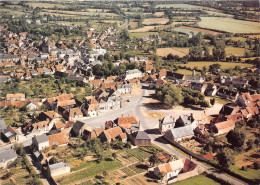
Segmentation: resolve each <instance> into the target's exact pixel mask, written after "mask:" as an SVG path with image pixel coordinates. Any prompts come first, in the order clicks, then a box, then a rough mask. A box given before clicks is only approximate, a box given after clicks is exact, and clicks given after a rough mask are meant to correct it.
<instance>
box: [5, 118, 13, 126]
mask: <svg viewBox="0 0 260 185" xmlns="http://www.w3.org/2000/svg"><path fill="white" fill-rule="evenodd" d="M13 123H14V120H12V119H5V124H6V126H9V125H12V124H13Z"/></svg>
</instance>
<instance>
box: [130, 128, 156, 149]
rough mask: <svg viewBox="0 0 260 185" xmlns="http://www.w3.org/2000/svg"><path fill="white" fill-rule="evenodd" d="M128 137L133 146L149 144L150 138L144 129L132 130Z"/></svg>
mask: <svg viewBox="0 0 260 185" xmlns="http://www.w3.org/2000/svg"><path fill="white" fill-rule="evenodd" d="M129 139H130V140H131V142H132V143H133V144H134V145H135V146H150V145H151V138H150V137H149V136H148V134H147V133H146V132H144V131H138V132H134V133H132V134H129Z"/></svg>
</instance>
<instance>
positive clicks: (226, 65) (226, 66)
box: [180, 62, 253, 69]
mask: <svg viewBox="0 0 260 185" xmlns="http://www.w3.org/2000/svg"><path fill="white" fill-rule="evenodd" d="M212 64H220V65H221V69H229V68H234V67H235V66H237V65H239V66H240V67H252V66H253V65H252V64H246V63H234V62H189V63H188V64H180V66H186V67H190V68H191V69H193V68H194V67H198V69H202V68H203V66H206V67H207V68H209V66H210V65H212Z"/></svg>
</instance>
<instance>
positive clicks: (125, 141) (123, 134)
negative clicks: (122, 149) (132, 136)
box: [118, 133, 127, 143]
mask: <svg viewBox="0 0 260 185" xmlns="http://www.w3.org/2000/svg"><path fill="white" fill-rule="evenodd" d="M118 139H119V140H120V141H122V142H123V143H127V135H126V133H121V134H120V135H119V136H118Z"/></svg>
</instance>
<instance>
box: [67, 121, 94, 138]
mask: <svg viewBox="0 0 260 185" xmlns="http://www.w3.org/2000/svg"><path fill="white" fill-rule="evenodd" d="M85 130H87V131H92V130H93V128H92V127H91V126H89V125H88V124H86V123H83V122H80V121H77V122H76V123H75V124H74V125H73V127H72V129H71V132H70V133H71V136H73V137H78V136H83V132H84V131H85Z"/></svg>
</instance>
